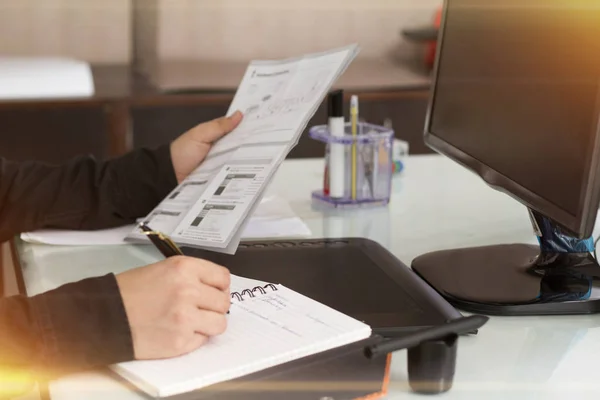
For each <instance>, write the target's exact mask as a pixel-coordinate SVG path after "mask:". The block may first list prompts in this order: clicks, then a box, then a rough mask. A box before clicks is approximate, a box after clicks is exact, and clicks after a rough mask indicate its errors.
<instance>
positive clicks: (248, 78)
mask: <svg viewBox="0 0 600 400" xmlns="http://www.w3.org/2000/svg"><path fill="white" fill-rule="evenodd" d="M357 53H358V47H357V46H356V45H352V46H348V47H344V48H341V49H336V50H333V51H329V52H324V53H318V54H311V55H306V56H303V57H299V58H293V59H287V60H282V61H253V62H251V63H250V65H249V66H248V68H247V70H246V73H245V75H244V77H243V79H242V82H241V84H240V86H239V88H238V90H237V92H236V94H235V97H234V99H233V101H232V103H231V105H230V107H229V111H228V115H230V114H232V113H233V112H234V111H235V110H240V111H242V112H243V114H244V119H243V120H242V122H241V123H240V125H239V126H238V127H237V128H236V129H234V130H233V131H232V132H231V133H229V134H227V135H226V136H224V137H223V138H222V139H220V140H219V141H218V142H217V143H215V145H214V146H213V147H212V148H211V150H210V152H209V154H208V156H207V158H206V160H205V161H204V162H203V163H202V164H201V165H200V166H199V167H198V168H197V169H196V170H195V171H194V172H193V173H192V174H191V175H190V176H189V177H188V178H187V179H186V180H185V181H183V182H182V183H181V184H180V185H179V186H178V187H177V188H176V189H175V190H173V191H172V193H170V194H169V195H168V196H167V197H166V198H165V199H164V200H163V201H162V202H161V203H160V204H159V205H158V206H157V207H156V208H155V209H154V210H153V211H152V212H151V213H150V214H149V215H148V216H147V218H146V219H145V221H146V222H147V224H148V225H149V226H150V227H151V228H152V229H154V230H158V231H161V232H163V233H165V234H167V235H169V236H171V238H172V239H173V240H174V241H175V242H176V243H179V244H183V245H188V246H191V247H199V248H204V249H208V250H213V251H219V252H224V253H228V254H233V253H235V251H236V249H237V247H238V244H239V242H240V239H241V236H242V232H243V228H244V227H245V226H246V224H247V221H248V216H249V215H251V214H252V212H253V210H254V209H255V208H256V206H257V205H258V203H259V200H260V198H261V197H262V195H263V192H264V190H265V188H266V186H267V184H268V182H269V181H270V179H271V178H272V176H273V174H274V173H275V171H276V170H277V168H278V167H279V165H280V164H281V162H282V161H283V160H284V159H285V157H286V156H287V154H288V153H289V152H290V150H292V148H293V147H294V146H296V144H297V143H298V140H299V137H300V135H301V133H302V132H303V131H304V129H305V128H306V126H307V125H308V122H309V120H310V118H311V117H312V116H313V115H314V113H315V112H316V110H317V109H318V107H319V106H320V104H321V103H322V102H323V100H324V99H325V96H326V95H327V93H328V92H329V90H330V88H331V86H332V85H333V84H334V83H335V81H336V80H337V78H338V77H339V76H340V75H341V74H342V72H344V71H345V70H346V68H347V66H348V65H349V64H350V62H351V61H352V60H353V59H354V58H355V57H356V54H357ZM292 184H293V183H292ZM307 195H308V194H307ZM128 239H132V240H135V239H137V240H147V238H146V236H145V235H143V234H142V233H141V232H140V231H139V230H138V229H135V230H133V231H132V232H131V234H130V235H128Z"/></svg>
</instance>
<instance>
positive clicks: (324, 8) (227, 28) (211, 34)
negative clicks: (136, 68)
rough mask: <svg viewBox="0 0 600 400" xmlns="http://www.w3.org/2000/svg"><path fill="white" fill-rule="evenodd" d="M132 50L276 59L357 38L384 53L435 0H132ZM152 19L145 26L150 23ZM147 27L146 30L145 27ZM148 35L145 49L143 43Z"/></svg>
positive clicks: (370, 53)
mask: <svg viewBox="0 0 600 400" xmlns="http://www.w3.org/2000/svg"><path fill="white" fill-rule="evenodd" d="M136 4H137V5H138V10H137V15H138V17H139V18H137V20H136V24H138V25H144V27H140V26H138V27H137V28H136V31H139V32H141V31H142V30H145V34H146V36H145V37H144V38H140V39H138V41H137V43H136V44H137V45H138V46H140V47H139V48H138V51H139V53H140V57H141V58H142V59H144V60H145V61H147V62H148V63H149V64H152V61H153V59H156V58H157V59H161V60H182V59H185V60H190V59H192V60H194V59H202V60H227V61H242V62H246V61H248V60H249V59H255V58H280V57H286V56H289V55H294V54H302V53H306V52H312V51H319V50H322V49H327V48H331V47H335V46H341V45H346V44H349V43H353V42H358V43H359V44H360V45H361V49H362V50H361V53H360V55H359V57H368V58H379V57H387V56H389V55H390V54H392V53H394V52H395V51H398V49H399V47H400V45H401V44H402V37H401V30H402V29H403V28H405V27H407V26H419V25H423V24H430V23H431V22H432V20H433V15H434V13H435V10H436V8H437V7H439V6H441V4H442V0H150V1H147V0H136ZM150 26H152V28H150ZM151 31H153V33H150V32H151ZM149 42H153V43H154V46H153V49H152V50H150V49H149V47H148V45H147V44H148V43H149Z"/></svg>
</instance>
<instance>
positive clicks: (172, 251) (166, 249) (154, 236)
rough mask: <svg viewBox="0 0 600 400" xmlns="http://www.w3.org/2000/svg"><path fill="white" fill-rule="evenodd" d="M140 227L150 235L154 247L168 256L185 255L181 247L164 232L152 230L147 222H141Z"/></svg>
mask: <svg viewBox="0 0 600 400" xmlns="http://www.w3.org/2000/svg"><path fill="white" fill-rule="evenodd" d="M139 227H140V229H141V230H142V232H143V233H144V234H145V235H146V236H148V238H149V239H150V241H151V242H152V244H153V245H154V247H156V248H157V249H158V251H160V252H161V254H162V255H163V256H165V257H166V258H169V257H173V256H182V255H183V252H182V251H181V249H179V247H177V245H176V244H175V243H174V242H173V241H172V240H171V238H169V237H168V236H167V235H165V234H164V233H161V232H158V231H155V230H152V229H151V228H150V227H149V226H148V225H147V224H146V223H145V222H140V224H139Z"/></svg>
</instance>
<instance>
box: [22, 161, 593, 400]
mask: <svg viewBox="0 0 600 400" xmlns="http://www.w3.org/2000/svg"><path fill="white" fill-rule="evenodd" d="M322 163H323V161H322V160H287V161H285V162H284V163H283V165H282V166H281V168H280V170H279V171H278V173H277V175H276V177H275V178H274V181H273V183H272V184H271V186H270V188H269V192H270V193H273V194H277V195H280V196H282V197H284V198H285V199H287V200H288V201H289V203H290V205H291V207H292V208H293V209H294V211H295V212H296V213H297V214H298V215H299V216H300V217H301V218H302V219H303V220H304V221H305V222H306V223H307V225H308V226H309V227H310V229H311V230H312V234H313V236H314V237H339V236H362V237H368V238H371V239H374V240H376V241H378V242H380V243H381V244H382V245H383V246H385V247H387V248H388V249H389V250H390V251H391V252H392V253H394V254H395V255H396V256H397V257H398V258H399V259H400V260H402V261H404V262H405V263H406V264H407V265H410V262H411V261H412V259H413V258H414V257H416V256H418V255H420V254H422V253H425V252H428V251H432V250H439V249H445V248H455V247H467V246H479V245H486V244H498V243H518V242H521V243H535V242H536V239H535V237H534V235H533V231H532V228H531V225H530V223H529V217H528V214H527V210H526V209H525V207H524V206H522V205H520V204H519V203H517V202H516V201H514V200H512V199H511V198H510V197H508V196H507V195H504V194H502V193H499V192H497V191H495V190H492V189H490V188H488V187H487V186H486V185H485V184H484V183H483V182H482V181H481V180H480V179H479V178H477V177H476V176H475V175H473V174H471V173H470V172H468V171H467V170H465V169H463V168H462V167H460V166H458V165H457V164H454V163H453V162H451V161H449V160H448V159H445V158H443V157H441V156H437V155H428V156H411V157H409V159H408V160H407V163H406V170H405V171H404V173H403V174H402V175H400V176H397V177H395V178H394V184H393V196H392V200H391V203H390V205H389V207H387V208H379V209H371V210H360V211H351V212H349V211H346V212H340V211H337V212H322V211H317V210H315V209H312V207H311V200H310V193H311V191H312V190H314V189H317V188H319V186H320V185H321V182H322V165H323V164H322ZM21 252H22V255H21V262H22V265H23V274H24V281H25V285H26V287H27V290H28V293H29V294H30V295H34V294H36V293H40V292H43V291H46V290H49V289H52V288H55V287H57V286H59V285H61V284H63V283H66V282H70V281H75V280H79V279H82V278H85V277H89V276H97V275H101V274H105V273H109V272H115V273H118V272H120V271H124V270H126V269H129V268H133V267H137V266H141V265H145V264H148V263H151V262H154V261H156V260H159V259H160V258H161V257H160V255H159V254H158V253H157V252H156V251H155V250H154V249H153V248H151V247H149V246H130V245H125V246H114V247H110V248H106V247H102V248H97V247H92V248H80V247H77V248H72V247H55V246H44V245H29V244H26V245H24V247H23V248H22V249H21ZM598 357H600V317H598V316H565V317H562V316H561V317H492V318H491V319H490V321H489V322H488V323H487V324H486V325H485V326H484V327H483V328H482V329H481V330H480V333H479V334H478V335H477V336H474V337H463V338H461V339H460V341H459V348H458V360H457V371H456V376H455V380H454V386H453V388H452V389H451V390H450V391H449V392H447V393H445V394H443V395H441V397H440V398H444V399H482V398H485V399H507V398H511V399H528V400H534V399H544V400H551V399H557V400H558V399H560V400H562V399H564V398H565V397H569V398H572V399H577V400H583V399H594V400H596V399H598V397H599V396H600V372H598V369H597V368H596V367H595V359H596V358H598ZM50 394H51V397H52V399H53V400H71V399H88V400H95V399H103V400H104V399H107V398H110V399H111V400H134V399H144V398H145V397H143V396H142V395H140V394H138V393H135V392H133V391H130V390H128V389H126V388H125V387H124V386H122V385H121V384H120V383H119V382H117V381H116V380H114V379H112V378H111V377H110V376H109V375H108V374H106V373H105V372H104V371H102V370H100V371H92V372H86V373H81V374H76V375H73V376H69V377H65V378H63V379H61V380H59V381H55V382H52V383H51V385H50ZM387 398H388V399H411V398H414V399H416V398H422V396H418V395H416V394H413V393H411V392H410V390H409V389H408V387H407V367H406V352H405V351H400V352H398V353H397V354H395V355H394V357H393V364H392V382H391V385H390V392H389V395H388V396H387Z"/></svg>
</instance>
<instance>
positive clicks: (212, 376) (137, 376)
mask: <svg viewBox="0 0 600 400" xmlns="http://www.w3.org/2000/svg"><path fill="white" fill-rule="evenodd" d="M232 283H233V282H232ZM268 286H269V287H270V289H267V290H266V292H265V293H262V291H260V292H258V291H255V292H254V295H255V297H250V296H245V297H243V299H242V300H238V299H232V303H231V309H230V310H231V313H230V314H229V315H228V326H227V329H226V331H225V332H224V333H223V334H221V335H220V336H216V337H213V338H211V339H210V341H209V342H208V343H207V344H205V345H204V346H203V347H201V348H199V349H198V350H196V351H194V352H192V353H190V354H187V355H184V356H181V357H177V358H172V359H166V360H152V361H133V362H127V363H121V364H116V365H114V366H113V369H114V370H115V371H116V372H117V373H119V374H120V375H122V376H123V377H124V378H126V379H127V380H129V381H130V382H132V383H133V384H134V385H136V386H138V387H139V388H140V389H142V390H144V391H145V392H146V393H148V394H150V395H152V396H155V397H165V396H172V395H176V394H181V393H186V392H190V391H193V390H197V389H200V388H203V387H206V386H209V385H212V384H215V383H219V382H223V381H227V380H230V379H234V378H238V377H241V376H244V375H247V374H250V373H253V372H257V371H260V370H263V369H266V368H269V367H273V366H276V365H278V364H282V363H285V362H288V361H291V360H295V359H298V358H301V357H304V356H308V355H311V354H315V353H318V352H322V351H325V350H329V349H332V348H335V347H339V346H343V345H346V344H349V343H353V342H356V341H359V340H362V339H366V338H368V337H369V336H370V335H371V328H370V327H369V326H368V325H365V324H364V323H362V322H360V321H357V320H355V319H353V318H351V317H348V316H346V315H345V314H342V313H340V312H338V311H336V310H334V309H332V308H329V307H327V306H325V305H323V304H321V303H319V302H316V301H314V300H312V299H310V298H308V297H306V296H303V295H301V294H299V293H297V292H294V291H293V290H291V289H288V288H286V287H284V286H281V285H268ZM250 289H251V288H250ZM232 291H233V287H232Z"/></svg>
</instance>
